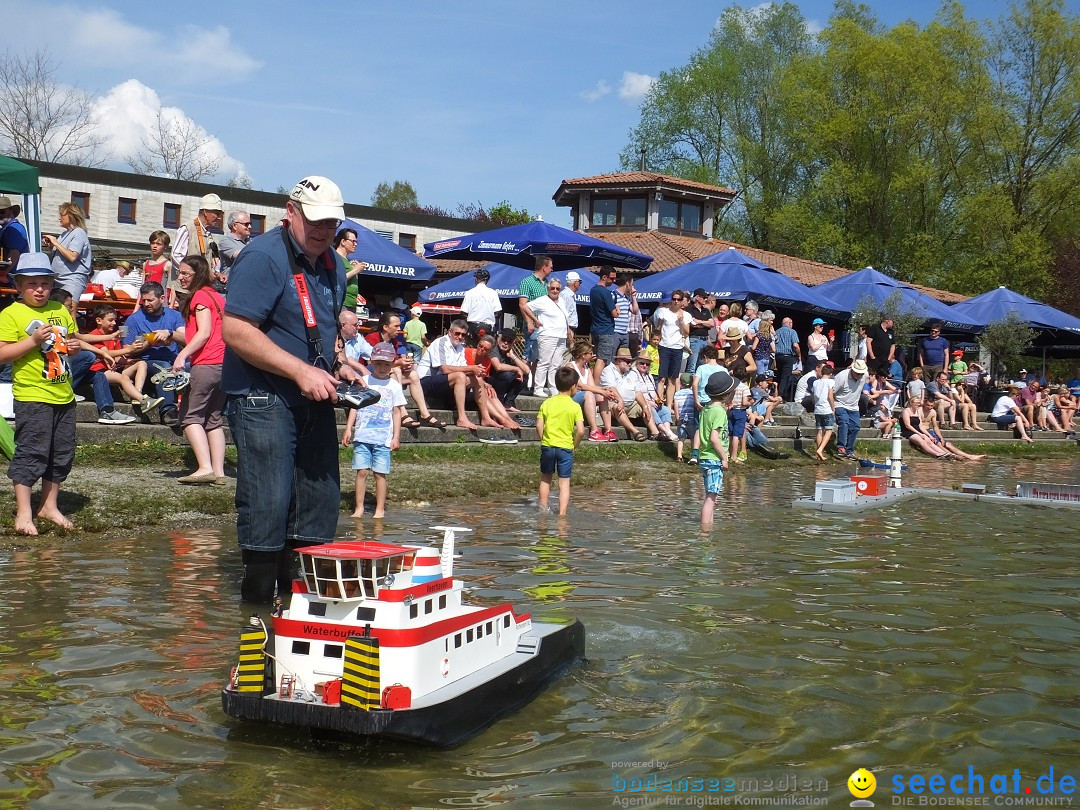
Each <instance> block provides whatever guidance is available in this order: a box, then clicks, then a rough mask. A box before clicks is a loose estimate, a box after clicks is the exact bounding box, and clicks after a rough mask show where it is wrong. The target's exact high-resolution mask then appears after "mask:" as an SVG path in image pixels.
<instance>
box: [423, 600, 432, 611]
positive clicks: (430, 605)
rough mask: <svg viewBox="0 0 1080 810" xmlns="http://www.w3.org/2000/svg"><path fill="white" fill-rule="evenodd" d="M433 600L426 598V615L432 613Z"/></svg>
mask: <svg viewBox="0 0 1080 810" xmlns="http://www.w3.org/2000/svg"><path fill="white" fill-rule="evenodd" d="M431 602H432V600H430V599H425V600H424V615H427V614H428V613H431V610H432V604H431Z"/></svg>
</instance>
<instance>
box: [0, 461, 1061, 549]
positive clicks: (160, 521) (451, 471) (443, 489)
mask: <svg viewBox="0 0 1080 810" xmlns="http://www.w3.org/2000/svg"><path fill="white" fill-rule="evenodd" d="M965 448H966V449H968V450H969V451H970V452H980V453H988V454H990V455H992V456H996V457H1015V458H1048V457H1059V458H1068V457H1076V456H1077V455H1080V450H1078V448H1077V445H1075V444H1073V445H1065V446H1062V445H1054V446H1047V445H1037V446H1034V447H1032V446H1031V445H1023V444H1020V443H1019V442H1017V443H1010V444H986V445H981V446H978V449H976V446H975V445H967V444H965ZM859 450H860V452H861V453H863V454H864V455H866V456H870V457H874V458H884V457H885V456H887V455H888V453H889V450H890V444H889V442H885V441H880V442H874V441H869V442H860V443H859ZM538 453H539V448H538V447H537V446H536V445H507V446H501V445H494V446H493V445H482V444H471V443H470V444H441V445H440V444H427V445H423V444H421V445H406V446H405V447H403V448H401V449H400V450H398V451H397V452H396V453H395V454H394V467H393V472H392V474H391V476H390V494H389V500H390V503H391V504H394V505H396V506H398V507H407V506H409V505H410V504H412V505H415V504H419V503H423V502H428V503H430V502H437V501H439V500H445V499H450V498H457V499H460V498H465V499H468V498H481V497H487V496H490V495H491V494H492V493H493V492H498V493H499V494H500V495H503V496H511V497H516V496H520V495H527V494H529V493H531V492H534V491H535V489H536V483H537V477H538V474H539V473H538V469H537V459H538ZM235 454H236V450H235V448H233V447H230V448H229V449H228V451H227V455H226V461H227V466H228V468H229V472H230V474H231V472H232V465H233V464H234V463H235V461H236V455H235ZM350 459H351V451H350V450H347V449H345V448H341V451H340V460H341V465H342V474H341V479H342V498H341V508H342V510H344V511H347V512H351V511H352V510H353V508H354V501H353V494H352V482H353V477H352V475H353V474H352V471H351V470H350V469H348V467H349V461H350ZM816 464H817V462H815V461H814V460H812V459H811V458H809V457H807V456H804V455H801V454H798V453H796V454H794V455H793V456H792V457H791V458H790V459H786V460H781V461H768V460H766V459H763V458H760V457H759V456H756V455H754V454H753V453H751V454H750V460H749V461H748V463H747V465H746V468H748V469H755V468H765V469H770V468H778V467H780V468H783V467H788V468H790V467H791V466H815V465H816ZM826 464H829V465H835V466H836V467H837V468H838V469H839V468H843V470H844V471H845V472H846V471H848V470H850V469H852V468H851V466H850V465H849V464H847V463H844V462H839V461H830V462H826ZM193 466H194V464H193V460H192V457H191V453H190V451H189V450H188V448H186V447H184V446H177V445H172V444H167V443H165V442H162V441H157V440H150V441H126V442H111V443H108V444H100V445H82V446H80V447H79V448H78V451H77V454H76V460H75V469H74V470H73V472H72V475H71V478H69V479H68V481H67V483H66V484H65V485H64V489H63V491H62V493H61V497H60V507H61V510H63V511H64V512H65V513H66V514H68V515H69V516H70V517H71V518H72V519H73V520H74V521H75V525H76V528H75V530H74V531H70V532H63V531H61V530H59V529H57V528H55V527H52V526H51V525H50V524H44V523H43V524H42V525H40V526H39V528H40V529H41V531H42V537H40V538H36V539H35V538H22V537H18V536H16V535H15V534H14V531H13V528H12V526H13V519H14V514H15V504H14V497H13V494H12V490H11V488H10V487H3V488H0V547H35V546H40V545H41V544H42V543H46V544H48V543H52V542H56V540H57V539H59V538H63V541H64V542H70V541H72V540H78V539H80V538H84V537H101V536H103V535H121V534H122V535H129V534H131V533H133V532H137V531H140V530H143V529H152V528H198V527H205V526H208V525H218V524H223V523H229V522H231V521H232V520H233V519H234V514H235V513H234V511H233V495H234V488H233V486H232V483H231V482H230V484H229V486H226V487H191V486H183V485H181V484H177V483H176V481H175V479H176V478H177V477H179V476H181V475H184V474H185V473H186V472H188V471H190V470H191V469H192V468H193ZM698 474H699V473H698V470H697V468H696V467H693V466H690V465H686V464H678V463H676V462H675V459H674V448H673V447H671V446H668V445H657V444H654V443H651V442H648V443H644V444H635V443H633V442H620V443H618V444H615V445H608V444H605V445H591V444H585V445H583V446H582V447H581V448H579V450H578V452H577V453H576V454H575V459H574V488H575V490H582V491H583V490H589V489H600V488H602V487H604V486H605V485H606V484H607V483H608V482H609V481H611V480H612V479H616V478H617V479H619V480H622V481H627V482H630V483H632V484H637V485H642V486H648V485H650V484H653V483H656V482H661V481H665V480H670V479H671V478H672V477H673V476H697V475H698ZM369 489H370V487H369ZM35 502H36V500H35Z"/></svg>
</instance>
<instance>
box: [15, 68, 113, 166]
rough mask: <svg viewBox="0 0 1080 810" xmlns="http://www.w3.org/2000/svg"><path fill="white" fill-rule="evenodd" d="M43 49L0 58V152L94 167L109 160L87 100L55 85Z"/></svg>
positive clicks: (78, 92) (53, 72) (84, 95)
mask: <svg viewBox="0 0 1080 810" xmlns="http://www.w3.org/2000/svg"><path fill="white" fill-rule="evenodd" d="M58 67H59V66H58V65H57V64H56V63H54V62H53V60H52V56H51V55H50V53H49V51H48V50H47V49H43V50H39V51H35V52H33V53H24V54H17V53H11V52H8V51H5V52H4V54H3V56H0V148H2V149H3V151H5V152H8V153H9V154H14V155H15V157H20V158H31V159H33V160H47V161H52V162H57V163H71V164H74V165H76V166H99V165H101V164H102V163H104V162H105V161H106V160H107V159H108V157H109V154H108V151H107V150H105V149H103V147H104V146H105V137H104V136H103V135H102V134H100V131H99V130H98V127H97V124H96V123H95V121H94V115H93V111H94V105H93V100H92V98H91V97H90V95H89V94H88V93H86V92H84V91H82V90H80V89H78V88H77V87H69V86H65V85H62V84H60V83H59V82H57V81H56V73H57V69H58Z"/></svg>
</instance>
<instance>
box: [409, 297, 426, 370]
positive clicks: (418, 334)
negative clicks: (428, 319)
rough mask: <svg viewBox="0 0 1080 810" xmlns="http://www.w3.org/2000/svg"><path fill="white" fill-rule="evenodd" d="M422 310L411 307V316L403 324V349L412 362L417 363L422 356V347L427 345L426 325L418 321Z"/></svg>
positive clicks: (422, 312)
mask: <svg viewBox="0 0 1080 810" xmlns="http://www.w3.org/2000/svg"><path fill="white" fill-rule="evenodd" d="M423 314H424V310H422V309H420V307H412V308H411V309H410V310H409V315H410V316H411V317H410V318H409V320H408V321H407V322H406V323H405V329H404V330H403V331H404V332H405V348H406V349H408V350H409V354H411V355H412V357H413V362H416V363H419V362H420V358H421V357H423V356H424V347H425V346H427V345H428V339H427V324H426V323H424V322H423V321H422V320H420V316H421V315H423Z"/></svg>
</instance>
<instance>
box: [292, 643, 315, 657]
mask: <svg viewBox="0 0 1080 810" xmlns="http://www.w3.org/2000/svg"><path fill="white" fill-rule="evenodd" d="M310 652H311V642H309V641H296V640H295V639H294V640H293V643H292V653H293V655H307V654H308V653H310Z"/></svg>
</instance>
